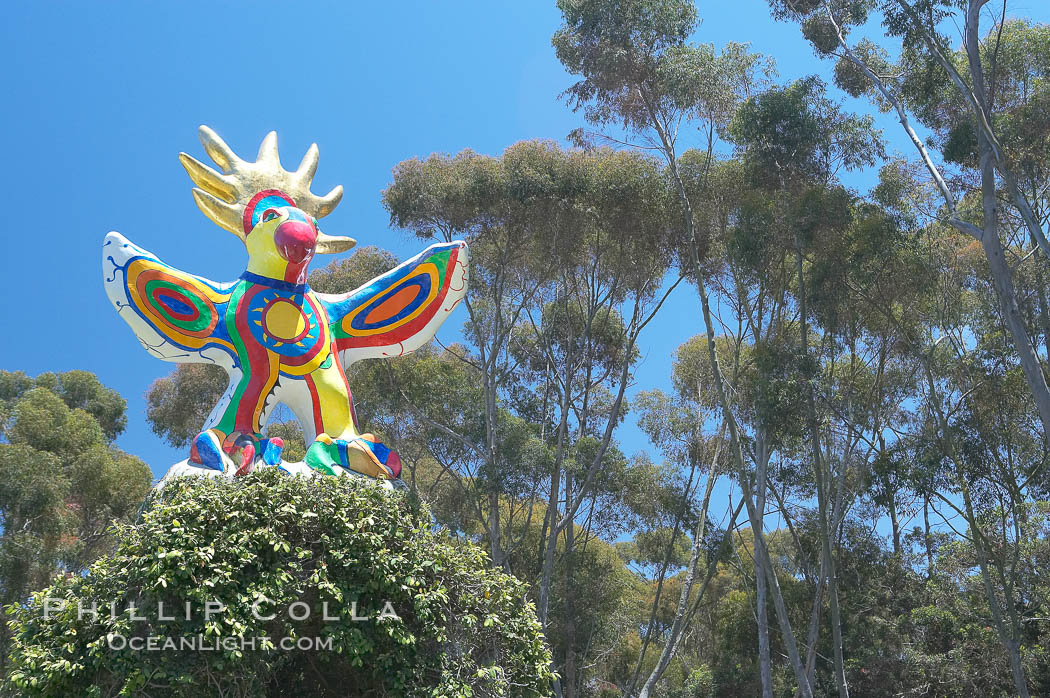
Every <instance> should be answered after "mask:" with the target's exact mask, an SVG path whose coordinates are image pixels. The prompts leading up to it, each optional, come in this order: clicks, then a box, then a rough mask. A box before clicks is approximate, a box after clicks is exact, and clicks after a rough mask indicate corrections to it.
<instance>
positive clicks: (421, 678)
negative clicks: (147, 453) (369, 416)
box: [5, 468, 552, 696]
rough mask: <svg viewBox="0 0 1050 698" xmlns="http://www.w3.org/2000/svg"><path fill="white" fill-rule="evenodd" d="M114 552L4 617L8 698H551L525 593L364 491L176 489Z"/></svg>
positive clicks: (286, 484) (292, 483)
mask: <svg viewBox="0 0 1050 698" xmlns="http://www.w3.org/2000/svg"><path fill="white" fill-rule="evenodd" d="M117 539H118V544H117V548H116V550H115V552H114V553H113V554H112V555H109V556H106V557H104V558H102V559H100V560H99V561H98V562H97V563H95V564H94V565H93V566H92V568H91V570H90V573H89V574H87V575H86V576H83V577H75V576H67V577H64V578H58V579H56V580H55V582H54V583H53V585H52V586H51V587H50V588H49V589H46V590H44V591H42V592H39V593H37V594H35V595H34V596H33V598H32V599H31V600H30V601H29V603H27V604H25V605H22V606H18V607H11V608H9V609H8V613H9V614H10V617H11V623H12V630H13V633H14V640H13V643H12V647H13V649H12V652H11V655H10V658H9V662H8V673H7V677H6V683H5V689H6V690H7V691H8V692H12V693H14V694H16V695H39V696H70V695H83V696H114V695H150V696H201V695H208V696H210V695H223V696H264V695H271V696H283V695H303V696H306V695H310V696H325V695H339V696H370V695H375V696H381V695H396V696H401V695H406V696H413V695H426V696H488V695H492V696H497V695H507V696H537V695H548V693H549V689H550V681H551V678H552V675H551V673H550V668H549V667H550V654H549V652H548V650H547V648H546V647H545V645H544V642H543V639H542V635H541V632H540V627H539V624H538V623H537V621H536V617H535V612H534V609H533V607H532V605H531V604H530V603H529V602H528V601H527V600H526V595H525V587H524V585H523V584H522V583H521V582H519V581H518V580H516V579H515V578H514V577H511V576H509V575H507V574H505V573H503V572H500V571H498V570H494V569H492V568H491V567H490V565H489V563H488V560H487V558H486V556H485V554H484V552H482V551H481V550H480V549H479V548H477V547H476V546H474V545H470V544H462V543H458V542H456V541H454V540H452V539H450V538H449V537H448V536H446V535H444V534H443V533H441V532H438V531H435V530H434V528H433V526H432V523H431V518H430V515H429V513H428V512H427V510H426V508H425V507H424V506H422V505H419V504H418V503H417V502H414V501H413V500H412V499H411V498H410V497H409V496H407V495H404V494H401V493H396V492H389V491H387V490H384V489H383V488H381V487H379V486H377V485H375V484H373V483H371V482H368V481H365V480H361V479H357V478H334V477H329V478H317V479H309V478H301V477H287V476H282V475H281V474H280V473H278V472H277V471H276V469H269V468H267V469H262V470H261V471H258V472H255V473H252V474H250V475H248V476H247V477H244V478H238V479H237V480H234V481H226V480H223V479H210V478H180V479H178V480H175V481H173V482H171V483H170V484H169V485H168V486H167V487H166V488H165V489H164V490H163V492H162V493H160V494H159V495H158V496H157V498H156V500H155V501H153V502H152V503H151V505H150V508H149V510H148V511H147V512H146V513H145V514H144V516H143V517H142V520H141V521H140V522H139V523H138V524H136V525H134V526H124V527H120V528H119V529H118V531H117ZM161 603H163V606H161ZM93 612H95V613H97V616H95V615H93Z"/></svg>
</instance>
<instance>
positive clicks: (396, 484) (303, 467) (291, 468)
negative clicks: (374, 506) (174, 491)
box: [154, 458, 408, 492]
mask: <svg viewBox="0 0 1050 698" xmlns="http://www.w3.org/2000/svg"><path fill="white" fill-rule="evenodd" d="M255 467H256V468H279V469H280V470H281V472H283V473H285V474H286V475H296V476H302V477H324V474H323V473H321V472H320V471H318V470H314V469H313V468H311V467H310V466H308V465H307V464H306V463H304V462H302V461H299V462H296V463H289V462H287V461H281V464H280V465H267V464H266V463H263V462H257V463H256V464H255ZM335 470H336V472H338V473H339V474H340V475H341V476H345V477H360V478H363V479H365V480H369V481H371V482H375V483H377V484H378V485H379V486H380V487H383V488H384V489H388V490H406V489H408V486H407V485H406V484H405V483H404V482H402V481H401V480H379V479H376V478H371V477H367V476H365V475H359V474H358V473H355V472H353V471H352V470H346V469H344V468H339V467H336V468H335ZM233 473H234V469H233V468H227V469H226V471H225V472H223V471H219V470H215V469H213V468H202V467H201V466H199V465H197V464H196V463H191V462H190V461H189V459H188V458H187V459H186V460H181V461H179V462H178V463H176V464H175V465H173V466H171V467H170V468H168V472H167V473H165V474H164V477H162V478H161V479H160V482H158V483H157V486H156V487H155V488H154V490H156V491H157V492H159V491H161V490H162V489H164V486H165V485H166V484H168V481H169V480H171V479H172V478H175V477H183V476H188V477H193V476H196V477H200V476H204V477H224V478H226V479H227V480H232V479H233V477H234V475H233Z"/></svg>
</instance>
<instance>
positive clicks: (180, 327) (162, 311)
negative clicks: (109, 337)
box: [102, 233, 237, 366]
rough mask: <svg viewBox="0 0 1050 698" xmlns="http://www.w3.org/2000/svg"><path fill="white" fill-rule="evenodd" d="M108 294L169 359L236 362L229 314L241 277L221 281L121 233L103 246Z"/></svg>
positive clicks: (150, 346)
mask: <svg viewBox="0 0 1050 698" xmlns="http://www.w3.org/2000/svg"><path fill="white" fill-rule="evenodd" d="M102 279H103V281H104V282H105V284H106V295H107V296H109V300H110V302H112V303H113V306H114V307H115V308H116V309H117V313H119V314H120V317H122V318H124V321H125V322H126V323H128V325H130V326H131V329H132V331H134V333H135V335H136V336H137V337H138V338H139V341H140V342H141V343H142V346H144V347H146V351H148V352H149V353H150V354H153V355H154V356H156V357H158V358H160V359H163V360H164V361H175V362H178V363H218V364H220V365H223V366H233V365H234V362H235V357H236V355H237V352H236V349H235V348H234V345H233V342H232V341H231V340H230V335H229V333H228V332H227V329H226V323H225V321H224V317H225V315H226V305H227V302H228V301H229V299H230V292H231V291H232V289H233V287H234V286H235V285H236V284H237V282H232V283H227V284H217V283H215V282H213V281H208V280H207V279H202V278H201V277H199V276H194V275H193V274H187V273H186V272H184V271H179V270H178V269H176V268H175V267H172V266H169V265H167V264H165V263H164V262H162V261H160V260H159V259H157V257H156V255H154V254H153V253H151V252H147V251H146V250H144V249H142V248H141V247H138V246H136V245H134V244H132V243H131V242H129V241H128V240H127V238H125V237H124V236H123V235H121V234H120V233H110V234H109V235H107V236H106V240H105V242H104V243H103V245H102Z"/></svg>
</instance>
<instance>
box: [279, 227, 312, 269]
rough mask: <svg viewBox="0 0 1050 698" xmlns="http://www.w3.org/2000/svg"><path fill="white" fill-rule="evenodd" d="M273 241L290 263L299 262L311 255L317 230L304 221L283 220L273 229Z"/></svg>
mask: <svg viewBox="0 0 1050 698" xmlns="http://www.w3.org/2000/svg"><path fill="white" fill-rule="evenodd" d="M273 242H274V244H275V245H277V250H278V252H280V253H281V256H282V257H284V258H285V259H287V260H288V261H289V262H291V263H292V264H301V263H302V262H305V261H306V260H308V259H309V258H310V257H312V256H313V253H314V248H315V247H316V246H317V230H316V229H315V228H314V227H313V226H312V225H310V224H309V223H307V222H306V221H285V222H284V223H281V224H280V225H279V226H277V230H276V231H274V234H273Z"/></svg>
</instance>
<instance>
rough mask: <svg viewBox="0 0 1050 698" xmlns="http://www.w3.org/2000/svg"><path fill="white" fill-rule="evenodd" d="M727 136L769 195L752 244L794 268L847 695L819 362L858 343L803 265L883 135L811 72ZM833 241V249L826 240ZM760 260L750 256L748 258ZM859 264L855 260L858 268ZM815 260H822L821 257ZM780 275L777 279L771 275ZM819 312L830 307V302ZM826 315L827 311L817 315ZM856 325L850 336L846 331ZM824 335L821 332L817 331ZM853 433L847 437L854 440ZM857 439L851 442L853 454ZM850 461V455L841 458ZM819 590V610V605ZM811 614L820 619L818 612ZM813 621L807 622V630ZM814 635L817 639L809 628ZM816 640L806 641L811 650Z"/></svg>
mask: <svg viewBox="0 0 1050 698" xmlns="http://www.w3.org/2000/svg"><path fill="white" fill-rule="evenodd" d="M730 132H731V135H732V137H733V139H734V141H735V143H736V144H737V148H738V152H739V155H740V156H741V157H742V158H743V161H744V163H745V167H746V169H747V172H748V177H749V178H750V179H751V180H752V182H753V183H754V186H755V187H756V189H757V190H758V191H760V192H762V194H764V195H765V196H766V197H768V201H764V202H763V203H764V204H765V206H764V210H763V213H764V215H763V216H762V218H761V219H760V221H759V225H758V226H749V225H745V226H741V227H742V228H743V230H742V231H741V232H742V233H743V235H744V236H745V237H746V238H747V240H748V242H747V244H748V245H752V246H754V245H755V244H756V243H755V240H762V244H763V246H764V249H763V250H762V254H763V255H774V256H775V255H776V250H778V249H788V250H791V252H792V253H793V254H792V256H793V257H794V265H793V266H794V268H795V272H796V273H795V274H794V275H793V278H792V279H791V284H790V286H789V287H788V288H786V289H784V290H785V291H786V292H788V293H790V294H791V295H793V297H794V305H795V306H796V308H795V311H794V312H797V326H798V337H799V345H798V354H799V355H800V356H801V362H800V364H799V365H798V367H797V372H798V377H799V378H800V379H801V381H802V386H800V387H801V392H802V393H803V395H804V401H803V404H804V411H805V414H806V421H807V425H806V428H807V431H808V435H807V440H808V441H809V445H810V453H809V458H810V467H811V471H812V473H813V486H814V489H815V491H816V499H817V520H818V522H819V525H820V531H821V540H822V559H821V569H822V572H821V578H820V580H819V583H818V590H819V589H822V588H823V582H824V575H825V573H826V576H827V580H828V594H829V598H830V605H831V616H832V618H831V626H832V633H833V637H834V641H833V650H834V659H835V681H836V684H837V687H838V692H839V695H841V696H847V695H849V691H848V687H847V683H846V677H845V669H844V661H843V653H842V634H841V618H840V612H839V599H838V580H837V576H836V573H835V567H836V566H835V556H834V554H833V550H832V548H833V539H834V538H836V536H835V525H834V521H833V519H834V513H833V512H832V510H831V506H830V505H829V497H832V496H833V490H834V491H837V492H838V494H839V497H836V498H835V499H837V500H839V501H837V502H836V503H837V504H838V505H839V506H837V507H836V508H837V509H841V501H840V498H841V494H842V489H843V486H842V482H843V478H844V477H845V474H846V472H847V471H846V467H845V465H846V464H845V463H841V464H840V465H841V466H842V467H841V468H840V472H839V476H838V478H837V480H838V482H837V483H836V485H835V486H834V487H833V486H832V483H831V475H832V473H831V470H830V468H829V467H828V463H827V461H828V457H829V456H830V453H828V452H827V451H826V449H828V450H830V447H831V444H830V443H828V444H824V443H822V435H823V434H826V433H827V432H826V430H825V429H822V428H821V427H820V425H819V423H818V414H817V412H818V408H817V397H816V388H815V383H816V382H817V380H816V376H817V370H818V369H817V366H818V365H819V364H820V363H821V362H822V359H824V360H830V361H832V362H834V360H835V359H836V358H837V357H836V356H835V353H836V342H837V340H838V339H839V337H838V336H836V335H839V334H840V333H842V336H841V338H842V339H844V340H846V341H845V342H843V344H844V345H845V346H852V347H853V348H854V349H856V347H857V341H856V331H855V328H851V327H850V324H851V323H850V322H849V320H850V316H851V313H849V312H848V311H847V312H845V313H842V315H844V316H845V320H846V326H845V327H836V326H834V325H831V324H830V323H829V321H831V320H832V318H834V317H837V316H838V315H839V314H838V313H835V314H834V315H833V314H831V313H828V312H824V313H821V314H820V315H816V314H814V317H813V318H811V308H809V307H808V304H807V300H808V299H807V296H808V295H809V291H808V285H809V279H807V273H806V271H807V267H808V266H812V264H813V262H814V261H815V260H814V259H813V258H814V257H816V256H820V255H822V254H823V253H824V252H825V251H826V250H827V249H829V248H830V249H834V245H833V242H834V239H835V238H837V237H839V236H840V235H842V233H843V232H844V229H845V228H846V227H847V226H848V225H849V223H850V218H851V213H852V212H851V210H850V204H851V203H852V201H851V199H852V196H851V194H850V192H848V191H847V190H845V189H844V188H842V186H841V185H840V184H839V183H838V178H837V175H838V173H839V172H840V171H842V170H852V169H857V168H859V167H864V166H871V165H874V164H875V161H876V158H878V157H879V156H880V153H881V151H882V143H881V139H880V138H879V134H878V133H877V132H875V130H874V128H873V122H872V119H871V118H870V117H856V116H853V115H850V114H847V113H844V112H842V110H841V109H840V108H839V107H838V106H837V105H836V104H835V103H834V102H832V101H831V100H830V99H828V98H827V97H826V96H825V92H824V86H823V84H822V83H821V82H820V81H819V80H817V79H815V78H806V79H802V80H799V81H796V82H795V83H792V84H791V85H788V86H786V87H784V88H779V89H773V90H768V91H766V92H763V93H761V94H758V95H755V96H754V97H751V98H749V99H748V100H747V101H745V102H744V104H743V105H742V106H741V108H740V109H739V110H738V112H737V114H736V115H735V117H734V119H733V121H732V123H731V124H730ZM745 220H746V219H745ZM829 242H830V243H832V245H829ZM750 257H751V259H752V260H756V256H755V255H754V254H751V255H750ZM856 261H857V260H854V264H856ZM817 263H818V264H819V262H817ZM774 278H775V277H774ZM822 281H823V282H824V285H825V286H827V287H829V288H825V289H823V290H824V291H825V293H824V297H825V298H828V297H833V296H834V295H835V294H836V293H837V292H840V291H841V290H842V289H835V288H833V286H834V285H835V282H836V281H841V279H832V278H828V277H827V276H824V278H823V279H822ZM824 305H825V307H824V308H823V310H825V311H827V310H831V309H832V308H831V306H830V304H828V303H825V304H824ZM821 316H822V317H821ZM817 318H820V319H824V320H825V323H824V326H823V327H813V328H812V332H811V325H810V322H811V319H817ZM850 329H854V332H853V333H852V334H853V337H852V339H853V341H852V342H850V341H849V340H848V338H847V336H846V335H847V334H849V333H850ZM821 335H822V336H821ZM814 338H817V339H819V343H820V346H818V347H817V355H816V356H813V355H811V349H810V342H811V340H812V339H814ZM853 436H854V435H853V434H850V435H849V437H848V440H849V439H852V438H853ZM854 445H855V444H848V445H847V451H848V450H851V449H852V448H853V447H854ZM844 460H848V458H847V459H844ZM819 596H820V594H819V592H818V594H817V599H815V603H814V606H815V607H816V606H818V605H819ZM816 617H817V616H816V614H814V618H816ZM814 627H815V624H813V625H811V629H812V628H814ZM811 639H815V637H814V633H811ZM812 644H813V643H812V642H811V643H810V646H811V647H812Z"/></svg>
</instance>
